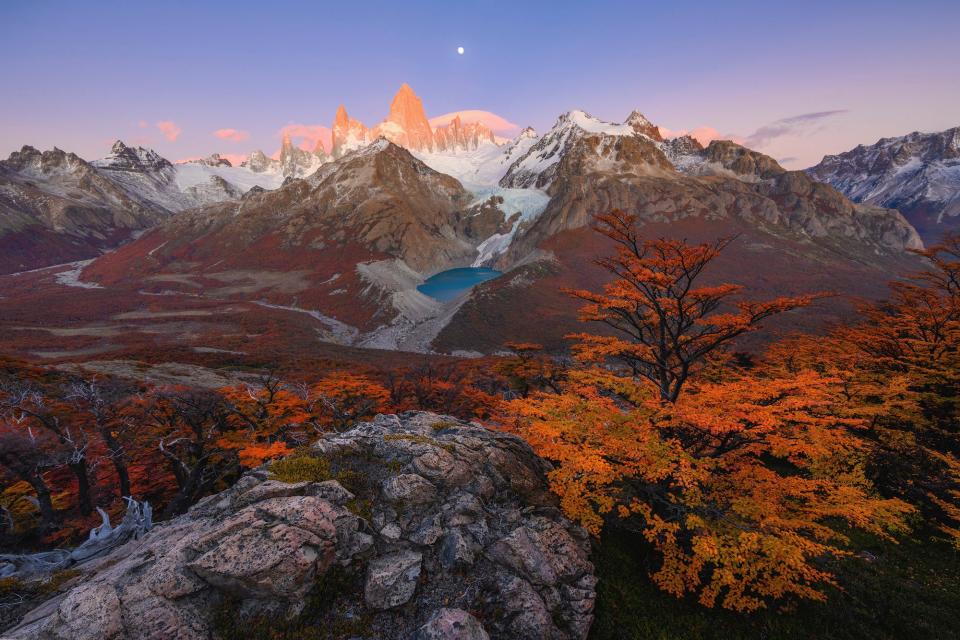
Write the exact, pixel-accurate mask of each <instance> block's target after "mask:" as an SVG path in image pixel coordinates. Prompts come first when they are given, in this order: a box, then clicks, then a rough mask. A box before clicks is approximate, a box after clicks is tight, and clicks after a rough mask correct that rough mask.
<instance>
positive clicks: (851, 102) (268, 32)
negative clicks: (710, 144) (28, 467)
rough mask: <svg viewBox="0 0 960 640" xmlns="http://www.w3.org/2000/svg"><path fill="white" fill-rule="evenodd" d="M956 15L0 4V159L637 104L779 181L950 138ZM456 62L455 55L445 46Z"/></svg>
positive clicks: (261, 141) (919, 6)
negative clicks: (926, 135)
mask: <svg viewBox="0 0 960 640" xmlns="http://www.w3.org/2000/svg"><path fill="white" fill-rule="evenodd" d="M958 24H960V2H957V0H942V1H936V0H915V1H914V2H904V1H903V0H900V1H897V2H888V1H885V0H831V1H828V2H821V1H819V0H818V1H809V0H808V1H803V2H790V1H786V2H770V0H765V1H764V2H737V1H735V0H731V1H730V2H724V3H719V2H684V1H677V0H673V1H670V2H666V1H664V2H640V1H638V0H632V1H625V2H620V1H613V0H611V1H602V0H592V1H589V2H588V1H585V0H583V1H577V2H573V1H567V0H564V1H563V2H559V1H556V0H554V1H552V2H534V1H522V2H518V1H517V0H512V1H510V2H492V1H487V2H469V1H466V0H460V1H458V2H418V1H415V0H406V1H405V2H402V3H400V2H389V3H388V2H366V1H362V0H358V1H356V2H336V3H326V2H283V1H279V0H274V1H272V2H264V1H263V0H259V1H258V2H246V1H242V0H234V1H232V2H170V1H167V2H163V3H154V2H129V1H117V2H108V1H101V2H97V3H77V2H54V1H47V0H4V1H3V2H2V3H0V57H2V59H3V60H4V64H3V70H2V71H0V82H2V84H0V87H2V90H0V154H2V155H3V156H4V157H6V155H7V154H9V153H10V152H11V151H13V150H15V149H19V147H20V146H21V145H24V144H31V145H33V146H35V147H38V148H41V149H47V148H50V147H53V146H54V145H56V146H58V147H60V148H62V149H66V150H69V151H75V152H76V153H78V154H79V155H81V156H82V157H84V158H87V159H93V158H97V157H101V156H103V155H104V154H106V153H107V151H108V149H109V144H110V142H112V140H114V139H116V138H121V139H123V140H124V141H126V142H128V143H135V144H141V145H146V146H150V147H153V148H155V149H156V150H157V151H158V152H160V153H161V154H162V155H164V156H165V157H167V158H169V159H171V160H178V159H182V158H188V157H195V156H200V155H207V154H209V153H211V152H214V151H219V152H221V153H226V154H243V153H247V152H249V151H250V150H252V149H255V148H262V149H264V150H265V151H267V152H268V153H271V152H273V151H275V150H276V149H277V148H278V147H279V144H280V135H281V133H280V132H281V131H282V130H283V129H284V128H285V127H287V130H288V131H291V132H292V133H293V134H294V135H296V136H299V137H297V138H295V139H297V140H298V141H299V142H301V143H307V142H308V141H309V140H312V139H314V138H315V137H316V136H317V135H319V134H320V133H321V132H322V129H320V128H319V127H329V126H330V123H331V122H332V120H333V115H334V112H335V110H336V107H337V105H338V104H340V103H344V104H345V105H346V107H347V110H348V111H349V113H350V115H351V116H353V117H355V118H358V119H360V120H362V121H364V122H365V123H366V124H368V125H373V124H376V123H377V122H379V121H380V120H381V119H383V117H384V116H385V115H386V113H387V108H388V106H389V102H390V99H391V97H392V96H393V94H394V93H395V92H396V90H397V88H398V87H399V86H400V84H401V83H402V82H407V83H409V84H410V85H411V86H412V87H413V88H414V90H415V91H416V92H417V93H418V94H419V95H420V97H421V98H423V102H424V105H425V107H426V109H427V113H428V115H429V116H430V117H434V116H441V115H443V114H446V113H449V112H452V111H458V110H466V109H477V110H486V111H491V112H494V113H496V114H498V115H499V116H501V117H502V118H503V119H505V120H506V124H505V125H503V126H504V130H503V131H502V132H501V134H502V135H509V134H510V133H512V131H510V130H509V127H508V126H507V125H509V124H510V123H515V124H516V125H520V126H526V125H531V126H533V127H535V128H536V129H537V130H538V131H540V132H543V131H545V130H547V129H548V128H549V127H550V126H551V125H552V124H553V122H554V121H555V120H556V117H557V116H558V115H559V114H560V113H562V112H564V111H567V110H569V109H573V108H581V109H584V110H586V111H588V112H590V113H591V114H593V115H594V116H597V117H599V118H603V119H606V120H612V121H616V122H619V121H621V120H623V119H624V118H625V117H626V116H627V114H628V113H629V112H630V111H631V110H632V109H634V108H638V109H639V110H640V111H642V112H643V113H644V114H646V116H647V117H648V118H649V119H650V120H651V121H653V122H654V123H656V124H658V125H660V126H661V127H663V128H664V129H667V130H670V131H672V132H679V131H696V132H697V134H698V135H700V136H701V137H702V138H704V139H706V138H709V137H711V136H716V135H720V136H722V137H734V138H735V139H737V140H738V141H741V142H744V143H745V144H747V145H748V146H751V147H753V148H756V149H758V150H760V151H763V152H764V153H767V154H769V155H771V156H773V157H774V158H777V159H778V160H781V162H783V163H784V164H785V165H786V166H787V167H789V168H801V167H805V166H809V165H811V164H814V163H816V162H818V161H819V160H820V158H821V157H822V156H823V155H824V154H825V153H835V152H838V151H843V150H846V149H848V148H850V147H853V146H855V145H857V144H859V143H868V144H869V143H873V142H875V141H876V140H877V139H878V138H880V137H884V136H896V135H902V134H904V133H908V132H910V131H915V130H920V131H936V130H942V129H946V128H949V127H954V126H958V125H960V62H958V61H960V35H958V31H957V25H958ZM458 46H463V47H464V48H465V50H466V51H465V54H464V55H462V56H460V55H458V54H457V52H456V49H457V47H458Z"/></svg>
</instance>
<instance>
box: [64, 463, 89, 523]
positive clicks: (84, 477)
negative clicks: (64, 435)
mask: <svg viewBox="0 0 960 640" xmlns="http://www.w3.org/2000/svg"><path fill="white" fill-rule="evenodd" d="M69 466H70V470H71V471H73V474H74V475H75V476H77V506H78V507H79V508H80V513H81V514H83V515H85V516H88V515H90V514H91V513H93V495H92V490H91V487H90V474H89V473H87V460H86V458H83V459H81V460H80V461H79V462H71V463H70V465H69Z"/></svg>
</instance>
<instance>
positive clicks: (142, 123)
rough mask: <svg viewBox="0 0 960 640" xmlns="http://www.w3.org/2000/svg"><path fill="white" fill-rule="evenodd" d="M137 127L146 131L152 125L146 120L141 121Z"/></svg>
mask: <svg viewBox="0 0 960 640" xmlns="http://www.w3.org/2000/svg"><path fill="white" fill-rule="evenodd" d="M137 126H138V127H140V128H141V129H146V128H148V127H149V126H150V125H149V124H147V121H146V120H141V121H140V122H138V123H137Z"/></svg>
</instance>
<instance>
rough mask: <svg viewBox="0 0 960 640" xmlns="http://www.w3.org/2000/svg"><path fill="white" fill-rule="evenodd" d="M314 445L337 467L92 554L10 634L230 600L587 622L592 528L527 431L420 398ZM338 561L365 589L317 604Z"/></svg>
mask: <svg viewBox="0 0 960 640" xmlns="http://www.w3.org/2000/svg"><path fill="white" fill-rule="evenodd" d="M310 456H312V457H315V458H316V460H322V461H325V462H323V463H314V464H313V465H312V467H311V468H319V469H328V471H329V473H328V475H329V479H326V478H324V477H322V476H323V475H324V474H319V475H317V474H315V477H311V478H309V479H305V480H302V481H297V482H292V483H287V482H283V481H281V480H280V479H275V478H271V472H270V470H269V469H267V468H261V469H259V470H257V471H254V472H251V473H249V474H247V475H246V476H244V477H243V478H242V479H241V480H240V481H239V482H238V483H237V484H236V485H235V486H234V487H232V488H231V489H229V490H227V491H225V492H223V493H220V494H217V495H214V496H211V497H209V498H206V499H205V500H203V501H201V502H200V503H198V504H197V505H195V506H194V507H193V508H192V509H190V511H189V512H188V513H187V514H185V515H184V516H181V517H179V518H177V519H175V520H173V521H170V522H167V523H163V524H161V525H158V526H155V527H154V529H153V530H152V531H151V532H149V533H148V534H146V535H145V536H144V537H143V538H142V539H141V540H138V541H133V542H130V543H128V544H127V545H125V546H124V547H121V548H120V549H118V550H116V551H114V552H113V553H111V554H110V555H109V556H107V557H106V558H104V559H102V560H100V561H98V562H97V563H96V564H90V565H87V566H84V565H80V569H81V570H82V571H83V572H84V574H85V576H84V579H83V580H82V581H80V583H79V584H77V585H76V586H74V587H73V588H71V589H70V590H69V591H67V592H66V593H63V594H60V595H59V596H58V597H57V598H55V599H52V600H50V601H48V602H47V603H45V604H44V605H42V606H41V607H39V608H38V609H36V610H34V611H33V612H32V613H31V614H29V615H28V616H27V617H26V618H25V620H24V621H23V622H22V623H21V625H20V626H19V627H18V628H16V629H14V630H12V631H10V632H9V633H8V634H7V635H6V636H5V637H6V638H10V639H21V638H38V639H39V638H43V639H47V638H49V639H54V638H58V639H59V638H77V639H83V638H91V639H96V640H111V639H115V638H151V639H153V638H156V639H158V640H159V639H166V638H183V639H188V638H209V637H210V636H211V635H212V633H213V631H214V628H213V625H214V620H215V618H216V619H222V618H223V617H224V616H225V615H226V616H227V617H228V619H230V620H234V621H235V620H241V621H242V620H244V619H257V618H258V617H259V618H263V617H264V616H270V617H273V618H275V619H278V620H281V619H287V620H290V619H296V618H297V617H298V616H299V620H298V622H297V623H298V624H299V623H302V624H304V625H305V627H304V628H309V625H315V626H319V625H323V628H329V626H330V625H333V624H336V622H337V621H338V620H339V621H342V620H345V619H348V618H349V619H350V620H354V621H356V620H362V621H363V631H362V632H358V633H353V634H352V635H353V637H358V638H360V637H362V638H371V639H372V638H398V639H400V638H415V639H419V640H440V639H443V640H454V639H457V640H482V639H485V638H495V639H496V638H509V639H511V640H513V639H516V638H524V639H531V640H534V639H538V638H543V639H556V640H561V639H574V638H577V639H582V638H585V637H586V636H587V633H588V631H589V628H590V624H591V621H592V610H593V602H594V586H595V583H596V579H595V577H594V574H593V566H592V565H591V563H590V561H589V560H588V555H587V554H588V548H589V545H588V541H587V538H586V535H585V534H584V532H583V531H582V530H580V529H579V528H578V527H576V526H574V525H572V524H571V523H570V522H569V521H567V520H566V519H564V518H563V517H562V516H561V515H560V513H559V512H558V511H557V509H556V506H555V500H554V498H553V496H552V495H551V494H550V493H549V492H548V490H547V488H546V485H545V479H544V472H545V471H546V470H547V466H546V463H544V462H543V461H542V460H541V459H539V458H537V457H536V456H535V455H534V454H533V452H532V451H531V450H530V448H529V447H528V446H527V445H526V444H525V443H524V442H523V441H521V440H520V439H518V438H516V437H515V436H511V435H506V434H501V433H496V432H492V431H489V430H487V429H484V428H482V427H480V426H479V425H476V424H470V423H466V422H462V421H458V420H455V419H452V418H449V417H443V416H438V415H434V414H428V413H407V414H401V415H399V416H393V415H389V416H377V418H376V419H375V420H373V421H372V422H368V423H364V424H360V425H357V426H356V427H354V428H353V429H351V430H349V431H347V432H345V433H341V434H330V435H328V436H327V437H325V438H323V439H322V440H320V441H319V442H318V443H317V444H316V445H315V446H314V447H313V450H312V452H311V454H310ZM291 466H292V465H291ZM281 477H283V476H281ZM285 479H287V480H291V479H294V480H299V478H285ZM333 573H337V574H338V575H341V576H342V575H346V576H352V579H348V580H345V581H344V584H346V585H351V586H347V587H343V588H340V589H339V590H337V591H336V593H335V594H334V595H333V596H332V597H331V598H329V599H328V601H326V604H325V608H324V609H323V610H322V611H317V610H313V609H312V610H309V611H304V604H305V602H306V601H307V599H308V598H309V594H310V593H311V592H312V591H313V590H315V589H317V588H320V587H321V586H322V585H323V584H324V581H325V580H327V579H328V575H333ZM226 608H229V613H226V612H225V611H226ZM218 615H219V618H218V617H217V616H218ZM240 624H242V623H240Z"/></svg>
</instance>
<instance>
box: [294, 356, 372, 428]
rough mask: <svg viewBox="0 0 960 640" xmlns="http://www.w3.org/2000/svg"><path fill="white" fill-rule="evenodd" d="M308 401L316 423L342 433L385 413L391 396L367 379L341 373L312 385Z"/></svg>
mask: <svg viewBox="0 0 960 640" xmlns="http://www.w3.org/2000/svg"><path fill="white" fill-rule="evenodd" d="M307 399H308V400H309V402H310V409H311V412H312V414H313V416H314V419H315V420H316V423H317V424H319V425H321V426H323V427H326V428H332V429H334V430H338V431H339V430H343V429H344V428H346V427H347V426H349V425H351V424H353V423H354V422H357V421H359V420H362V419H364V418H368V417H372V416H373V415H375V414H377V413H379V412H381V411H383V410H384V408H385V407H386V405H387V401H388V400H389V399H390V392H389V391H387V389H385V388H384V387H383V386H382V385H380V384H378V383H376V382H374V381H372V380H370V379H369V378H367V377H366V376H362V375H357V374H352V373H347V372H342V371H338V372H335V373H331V374H329V375H327V376H325V377H324V378H323V379H321V380H320V381H319V382H317V383H316V384H314V385H312V386H311V387H310V388H309V392H308V395H307Z"/></svg>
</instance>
